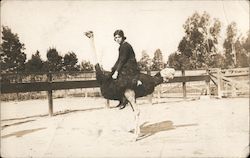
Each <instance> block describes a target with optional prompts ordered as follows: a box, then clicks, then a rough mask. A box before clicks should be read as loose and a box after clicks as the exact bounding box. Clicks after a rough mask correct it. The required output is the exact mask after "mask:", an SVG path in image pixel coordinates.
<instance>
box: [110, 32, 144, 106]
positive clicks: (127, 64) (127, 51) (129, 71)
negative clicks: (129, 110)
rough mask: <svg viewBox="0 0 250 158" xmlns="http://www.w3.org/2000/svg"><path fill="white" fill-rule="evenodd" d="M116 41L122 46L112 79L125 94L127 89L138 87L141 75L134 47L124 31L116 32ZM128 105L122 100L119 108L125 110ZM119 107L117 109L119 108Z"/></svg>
mask: <svg viewBox="0 0 250 158" xmlns="http://www.w3.org/2000/svg"><path fill="white" fill-rule="evenodd" d="M114 40H115V41H116V42H117V43H118V44H119V45H120V47H119V57H118V59H117V61H116V63H115V65H114V66H113V67H112V71H111V72H112V73H111V74H112V78H113V79H114V80H116V82H117V86H118V87H119V88H120V89H122V91H124V92H125V90H126V89H132V90H133V89H135V87H136V86H138V83H139V84H141V82H140V81H138V75H139V73H140V71H139V68H138V65H137V61H136V58H135V53H134V50H133V48H132V46H131V45H130V44H129V43H128V42H126V41H125V40H126V37H125V36H124V33H123V31H122V30H116V31H115V32H114ZM126 104H127V101H126V100H124V99H122V100H120V103H119V104H118V106H120V109H123V108H124V107H125V106H126ZM118 106H117V107H118Z"/></svg>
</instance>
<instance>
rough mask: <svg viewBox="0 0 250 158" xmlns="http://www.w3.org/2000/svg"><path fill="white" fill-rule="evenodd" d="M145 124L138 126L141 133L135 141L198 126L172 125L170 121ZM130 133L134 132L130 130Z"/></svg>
mask: <svg viewBox="0 0 250 158" xmlns="http://www.w3.org/2000/svg"><path fill="white" fill-rule="evenodd" d="M146 124H148V122H144V123H143V124H142V125H141V126H140V130H141V133H140V136H139V138H137V141H138V140H142V139H145V138H147V137H150V136H152V135H154V134H156V133H159V132H163V131H169V130H174V129H176V128H179V127H189V126H198V124H183V125H174V124H173V122H172V121H162V122H157V123H154V124H149V125H146ZM130 132H131V133H133V132H134V130H131V131H130Z"/></svg>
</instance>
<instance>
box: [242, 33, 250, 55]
mask: <svg viewBox="0 0 250 158" xmlns="http://www.w3.org/2000/svg"><path fill="white" fill-rule="evenodd" d="M242 46H243V48H244V49H245V50H246V51H247V52H248V53H249V52H250V31H248V33H247V39H246V40H245V41H243V45H242Z"/></svg>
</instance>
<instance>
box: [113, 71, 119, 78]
mask: <svg viewBox="0 0 250 158" xmlns="http://www.w3.org/2000/svg"><path fill="white" fill-rule="evenodd" d="M117 76H118V71H115V72H114V74H113V75H112V78H113V79H117Z"/></svg>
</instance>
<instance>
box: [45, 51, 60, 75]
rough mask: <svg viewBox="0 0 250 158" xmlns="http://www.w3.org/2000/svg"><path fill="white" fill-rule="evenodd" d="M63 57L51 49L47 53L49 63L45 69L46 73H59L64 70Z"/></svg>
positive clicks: (47, 62)
mask: <svg viewBox="0 0 250 158" xmlns="http://www.w3.org/2000/svg"><path fill="white" fill-rule="evenodd" d="M62 66H63V62H62V56H60V55H59V53H58V51H57V50H56V48H49V50H48V51H47V61H46V62H45V65H44V67H43V69H44V70H46V71H52V72H58V71H61V70H62Z"/></svg>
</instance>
